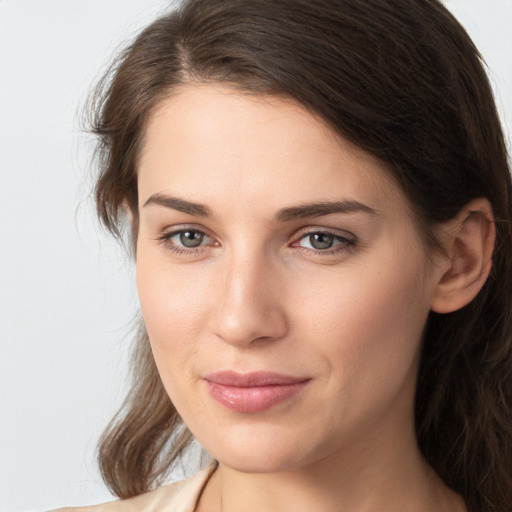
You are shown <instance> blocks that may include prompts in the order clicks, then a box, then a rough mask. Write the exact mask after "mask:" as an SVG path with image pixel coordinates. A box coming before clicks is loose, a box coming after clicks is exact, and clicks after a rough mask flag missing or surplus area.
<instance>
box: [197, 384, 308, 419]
mask: <svg viewBox="0 0 512 512" xmlns="http://www.w3.org/2000/svg"><path fill="white" fill-rule="evenodd" d="M205 382H206V385H207V387H208V391H209V392H210V395H211V396H212V397H213V398H214V399H215V400H217V402H219V403H220V404H222V405H223V406H224V407H227V408H228V409H231V410H233V411H236V412H261V411H265V410H267V409H270V408H271V407H273V406H274V405H276V404H278V403H279V402H282V401H284V400H287V399H289V398H291V397H292V396H294V395H296V394H297V393H299V392H300V391H302V389H304V387H305V386H306V385H307V383H308V382H309V381H301V382H294V383H291V384H279V385H278V384H273V385H268V386H253V387H246V388H242V387H237V386H227V385H224V384H217V383H216V382H211V381H208V380H207V381H205Z"/></svg>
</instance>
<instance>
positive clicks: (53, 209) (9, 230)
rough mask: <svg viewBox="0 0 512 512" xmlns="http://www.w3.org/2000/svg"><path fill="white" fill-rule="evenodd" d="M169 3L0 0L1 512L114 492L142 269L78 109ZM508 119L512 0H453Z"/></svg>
mask: <svg viewBox="0 0 512 512" xmlns="http://www.w3.org/2000/svg"><path fill="white" fill-rule="evenodd" d="M170 3H171V2H167V1H163V0H145V1H143V2H142V1H137V0H87V1H78V0H0V512H20V511H28V510H45V509H50V508H53V507H57V506H62V505H80V504H89V503H96V502H99V501H105V500H108V499H112V497H111V496H110V494H109V493H108V492H107V491H106V490H105V489H104V487H103V485H102V483H101V478H100V476H99V472H98V471H97V469H96V463H95V459H94V451H95V444H96V441H97V438H98V436H99V434H100V432H101V429H102V428H103V426H104V425H105V423H106V422H107V421H108V420H109V419H110V417H111V415H112V414H113V412H114V410H115V409H116V407H117V405H118V404H119V403H120V400H121V399H122V397H123V396H124V391H123V390H124V386H125V382H126V381H125V377H126V362H127V348H128V346H129V343H130V340H131V335H130V323H131V320H132V318H133V316H134V312H135V311H136V310H137V299H136V293H135V290H134V287H133V284H132V283H133V270H132V268H131V264H130V262H128V261H127V257H126V254H125V252H124V251H123V249H122V248H120V247H118V246H117V245H116V244H115V243H113V242H112V241H111V240H110V239H109V238H108V237H107V236H106V235H104V234H103V233H102V231H101V230H100V229H99V228H98V226H97V224H96V222H95V221H94V220H93V210H92V207H91V202H90V198H89V196H90V192H89V188H90V181H91V180H90V179H88V178H87V175H88V172H89V171H88V164H89V159H90V152H91V143H90V137H88V136H86V135H85V134H83V133H81V132H80V130H79V122H78V119H79V118H78V115H77V111H78V109H79V107H80V105H81V104H82V103H83V101H84V99H85V97H86V93H87V91H88V90H89V89H90V87H91V84H93V83H94V81H95V78H97V77H98V76H99V74H100V71H101V70H102V69H104V67H105V65H106V64H107V63H108V61H109V59H110V57H111V56H112V54H113V52H114V50H115V49H116V48H118V47H119V46H121V45H122V43H123V42H125V41H126V40H127V39H129V38H130V37H132V36H133V35H134V34H135V33H136V32H137V30H138V29H139V28H140V27H142V26H144V25H146V24H147V23H148V22H149V21H151V20H152V19H153V17H154V16H155V15H157V14H158V13H161V12H162V11H163V10H164V9H165V8H166V7H167V6H168V5H169V4H170ZM446 4H447V5H448V7H449V8H450V9H452V11H453V12H454V13H455V14H456V16H457V17H458V18H459V19H460V20H461V21H462V23H463V24H464V25H465V26H466V28H467V29H468V30H469V32H470V34H471V35H472V37H473V39H474V41H475V42H476V44H477V46H478V47H479V48H480V50H481V52H482V54H483V55H484V57H485V59H486V60H487V62H488V64H489V67H490V69H491V79H492V82H493V85H494V86H495V89H496V91H497V95H498V104H499V106H500V110H501V112H502V116H503V118H504V119H505V122H506V125H507V126H506V131H507V133H508V134H509V140H510V133H511V131H510V128H511V125H512V65H511V64H512V57H511V55H512V39H511V37H512V36H511V30H510V28H511V27H512V0H486V1H484V0H447V1H446Z"/></svg>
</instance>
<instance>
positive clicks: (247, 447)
mask: <svg viewBox="0 0 512 512" xmlns="http://www.w3.org/2000/svg"><path fill="white" fill-rule="evenodd" d="M250 430H252V429H250ZM250 430H249V431H248V432H243V433H240V432H238V433H237V434H235V433H232V434H231V435H229V434H228V433H226V432H225V434H226V435H225V436H224V438H223V439H220V440H219V439H218V440H216V441H213V442H206V443H204V444H203V443H202V445H203V446H204V448H205V449H206V450H207V451H208V452H209V453H210V454H211V455H212V456H213V457H214V458H215V459H216V460H218V461H219V462H220V463H222V464H224V465H225V466H227V467H229V468H231V469H233V470H235V471H239V472H242V473H276V472H281V471H289V470H292V469H296V468H297V467H300V466H302V465H304V464H305V463H306V461H305V452H306V451H308V450H306V447H305V446H304V443H299V442H298V441H295V440H294V439H293V436H290V435H289V433H287V432H283V433H276V432H268V431H267V432H264V431H263V432H262V431H261V430H262V429H259V431H258V430H255V431H252V432H251V431H250ZM263 430H267V429H263ZM271 430H272V429H271ZM299 446H300V447H301V449H300V450H299V449H298V447H299Z"/></svg>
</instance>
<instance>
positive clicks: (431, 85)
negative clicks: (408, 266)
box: [92, 0, 512, 512]
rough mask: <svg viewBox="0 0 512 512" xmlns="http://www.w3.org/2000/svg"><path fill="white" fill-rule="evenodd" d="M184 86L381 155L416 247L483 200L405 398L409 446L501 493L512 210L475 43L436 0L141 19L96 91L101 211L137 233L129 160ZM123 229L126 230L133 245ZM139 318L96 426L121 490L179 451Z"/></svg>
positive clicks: (174, 419) (466, 489)
mask: <svg viewBox="0 0 512 512" xmlns="http://www.w3.org/2000/svg"><path fill="white" fill-rule="evenodd" d="M190 81H195V82H220V83H225V84H229V85H230V86H232V87H234V88H236V89H239V90H243V91H247V92H249V93H253V94H270V95H282V96H286V97H290V98H293V99H295V100H296V101H298V102H299V103H301V104H302V105H304V106H305V107H306V108H308V109H309V110H310V111H312V112H314V113H315V114H316V115H319V116H320V117H321V118H323V119H324V121H325V122H326V123H328V125H329V126H331V127H332V129H333V130H335V131H336V132H337V133H339V134H341V135H342V136H343V137H344V138H346V139H348V140H349V141H351V142H352V143H354V144H356V145H357V146H359V147H361V148H362V149H364V150H365V151H368V152H369V153H371V154H373V155H375V156H376V157H378V158H379V159H381V161H383V162H385V163H386V164H388V166H389V168H390V169H391V172H392V174H393V176H394V178H395V179H396V180H397V182H398V183H399V184H400V186H401V187H402V189H403V191H404V192H405V194H406V196H407V197H408V198H409V201H410V203H411V204H412V205H413V208H414V213H415V215H416V218H417V221H418V225H419V226H420V229H421V232H422V233H423V235H424V237H425V240H426V242H427V246H428V247H430V249H432V248H433V247H435V243H436V240H435V237H434V235H433V233H434V229H433V228H434V227H435V226H436V224H439V223H442V222H445V221H447V220H449V219H452V218H453V217H454V216H455V215H456V214H457V213H458V212H459V210H460V209H461V208H462V207H463V206H464V205H466V204H467V203H468V202H469V201H470V200H471V199H474V198H476V197H486V198H488V199H489V201H490V202H491V204H492V207H493V213H494V216H495V219H496V229H497V243H496V247H495V252H494V257H493V270H492V274H491V276H490V278H489V279H488V281H487V283H486V284H485V286H484V288H483V289H482V291H481V292H480V294H479V295H478V296H477V297H476V299H475V300H474V301H473V302H472V303H470V304H469V305H468V306H466V307H464V308H462V309H461V310H459V311H456V312H454V313H450V314H446V315H439V314H435V313H431V315H430V317H429V319H428V322H427V326H426V334H425V340H424V348H423V354H422V361H421V366H420V371H419V376H418V387H417V397H416V429H417V437H418V442H419V446H420V448H421V450H422V452H423V454H424V456H425V457H426V459H427V460H428V462H429V463H430V464H431V465H432V467H433V468H434V469H435V470H436V471H437V473H438V474H439V475H440V476H441V477H442V478H443V479H444V481H445V482H446V484H447V485H449V486H450V487H452V488H453V489H454V490H455V491H456V492H458V493H460V494H461V495H462V496H463V497H464V499H465V500H466V503H467V506H468V508H469V510H470V511H473V512H477V511H478V512H484V511H485V512H491V511H494V512H504V510H506V509H510V506H511V504H512V346H511V343H512V332H511V330H512V307H511V306H512V275H511V273H512V253H511V249H512V244H511V242H512V231H511V222H510V221H511V218H512V211H511V208H512V206H511V205H512V203H511V179H510V173H509V168H508V164H507V155H506V148H505V143H504V138H503V134H502V131H501V127H500V122H499V119H498V115H497V113H496V108H495V105H494V101H493V97H492V93H491V90H490V87H489V83H488V80H487V77H486V74H485V71H484V69H483V66H482V62H481V59H480V56H479V53H478V51H477V49H476V48H475V46H474V45H473V43H472V41H471V40H470V38H469V36H468V35H467V33H466V32H465V31H464V29H463V28H462V27H461V26H460V25H459V23H458V22H457V21H456V20H455V19H454V18H453V17H452V15H451V14H450V13H449V12H448V11H447V10H446V9H445V8H444V7H443V6H442V5H441V3H440V2H439V1H437V0H400V1H398V0H357V1H354V0H316V1H315V2H311V1H310V0H186V1H185V2H184V3H183V4H182V5H181V7H180V8H179V9H178V10H176V11H174V12H172V13H170V14H168V15H165V16H163V17H161V18H160V19H157V20H156V21H155V22H154V23H152V24H151V25H150V26H148V27H147V28H146V29H145V30H144V31H143V32H142V33H141V34H140V35H139V36H138V37H137V38H136V40H135V41H134V42H133V43H132V44H131V45H130V46H129V48H127V49H126V50H125V52H124V53H123V54H122V55H121V56H120V58H119V59H118V60H117V61H116V62H115V63H114V64H113V66H112V68H111V70H110V71H109V73H107V75H106V77H105V78H104V80H103V82H102V83H101V85H100V88H99V89H98V90H97V91H96V93H95V102H94V104H93V106H92V108H93V111H94V113H95V119H94V122H93V126H94V128H93V131H94V132H95V133H96V134H97V135H98V136H99V156H100V176H99V179H98V182H97V187H96V199H97V207H98V213H99V216H100V218H101V220H102V221H103V223H104V224H105V225H106V226H107V227H108V228H109V229H110V230H111V231H112V232H113V233H114V234H116V235H119V234H120V226H122V225H123V218H122V212H123V211H124V210H125V208H126V207H128V209H129V210H130V212H131V215H132V216H133V222H132V229H133V233H132V234H136V232H137V227H138V220H137V219H138V211H137V181H136V174H137V155H138V152H139V148H140V145H141V141H142V138H143V135H144V128H145V123H146V121H147V119H148V115H149V114H150V113H151V112H152V110H153V109H154V107H155V105H156V104H157V103H159V101H161V100H162V99H163V98H164V97H166V96H169V95H170V94H172V91H173V89H175V88H176V87H177V86H178V85H180V84H183V83H187V82H190ZM133 240H135V237H134V238H133ZM190 439H191V435H190V434H189V432H188V430H187V429H186V427H184V426H183V424H182V422H181V419H180V418H179V416H178V414H177V412H176V410H175V409H174V407H173V405H172V403H171V402H170V400H169V398H168V397H167V395H166V393H165V391H164V389H163V386H162V384H161V382H160V379H159V376H158V374H157V370H156V367H155V365H154V363H153V360H152V355H151V351H150V347H149V343H148V339H147V334H146V332H145V330H144V328H142V330H141V333H140V335H139V336H138V339H137V346H136V351H135V358H134V366H133V388H132V389H131V390H130V392H129V394H128V398H127V399H126V402H125V404H124V406H123V408H122V409H121V411H120V412H119V413H118V415H117V416H116V418H114V420H113V421H112V423H111V424H110V425H109V427H108V429H107V430H106V432H105V433H104V435H103V438H102V440H101V445H100V461H101V469H102V472H103V475H104V479H105V481H106V482H107V484H108V485H109V486H110V488H111V489H112V490H113V491H114V492H115V493H116V494H117V495H119V496H120V497H129V496H133V495H136V494H140V493H142V492H144V491H146V490H148V489H149V488H151V487H152V486H154V485H156V484H158V483H159V482H160V481H161V478H163V476H165V474H166V472H167V471H168V470H169V469H170V468H171V467H172V464H173V462H174V461H176V459H177V457H178V456H179V454H180V453H181V452H182V451H183V450H184V449H185V448H186V446H187V443H188V442H189V441H190Z"/></svg>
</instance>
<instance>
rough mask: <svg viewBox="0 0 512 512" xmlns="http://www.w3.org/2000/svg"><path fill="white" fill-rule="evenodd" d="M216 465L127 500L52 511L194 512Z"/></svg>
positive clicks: (213, 464)
mask: <svg viewBox="0 0 512 512" xmlns="http://www.w3.org/2000/svg"><path fill="white" fill-rule="evenodd" d="M215 468H216V464H215V463H212V464H210V465H209V466H208V467H206V468H205V469H203V470H202V471H200V472H199V473H197V474H195V475H194V476H192V477H190V478H187V479H186V480H182V481H181V482H175V483H173V484H170V485H165V486H163V487H160V488H159V489H155V490H154V491H150V492H147V493H145V494H141V495H140V496H135V497H134V498H129V499H127V500H116V501H109V502H108V503H102V504H100V505H93V506H91V507H67V508H60V509H58V510H55V511H53V512H194V510H195V508H196V506H197V502H198V501H199V497H200V496H201V492H202V491H203V489H204V486H205V485H206V482H208V480H209V479H210V477H211V476H212V474H213V472H214V471H215Z"/></svg>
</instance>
